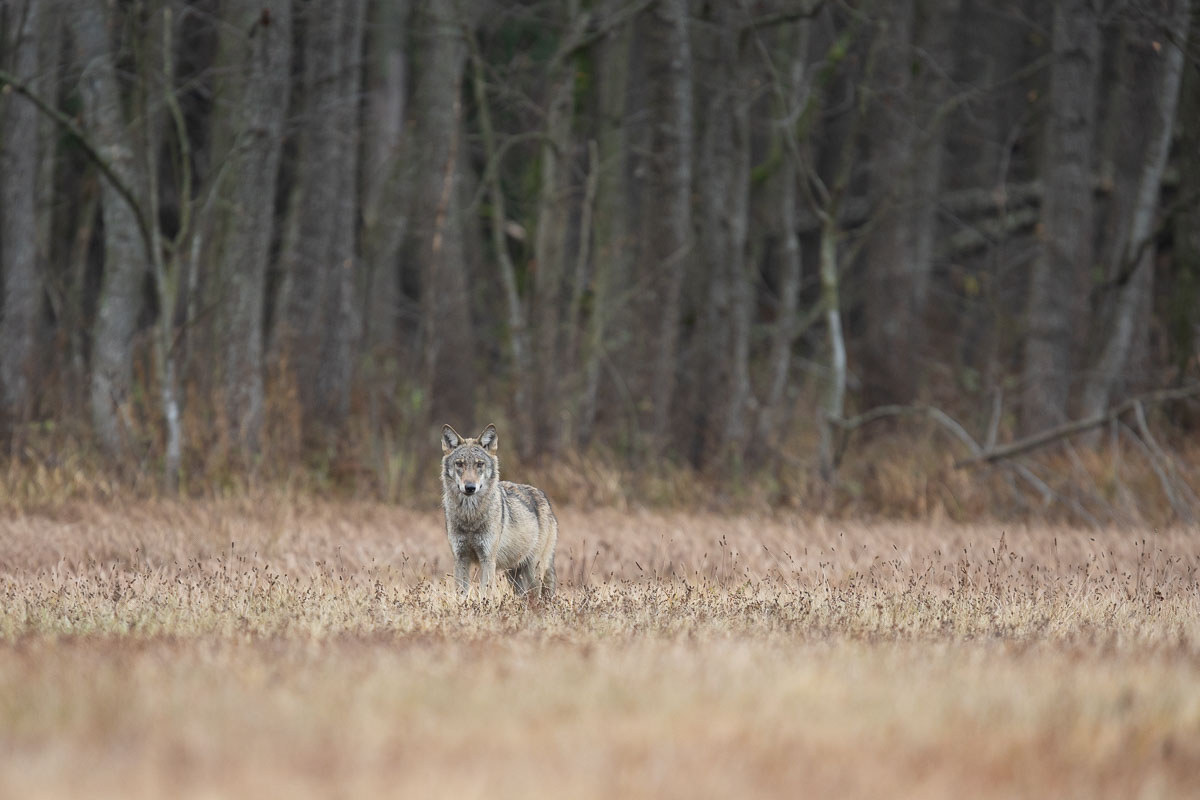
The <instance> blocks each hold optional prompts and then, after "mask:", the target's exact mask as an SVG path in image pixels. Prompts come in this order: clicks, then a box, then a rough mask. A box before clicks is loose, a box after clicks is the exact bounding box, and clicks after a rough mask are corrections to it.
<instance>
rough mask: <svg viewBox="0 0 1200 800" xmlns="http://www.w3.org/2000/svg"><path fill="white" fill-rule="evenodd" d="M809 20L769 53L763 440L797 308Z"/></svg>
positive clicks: (774, 410) (785, 368)
mask: <svg viewBox="0 0 1200 800" xmlns="http://www.w3.org/2000/svg"><path fill="white" fill-rule="evenodd" d="M809 29H810V23H809V22H808V21H807V20H804V21H801V22H797V23H794V24H792V25H788V26H785V27H784V28H783V29H782V30H781V31H780V32H779V33H778V35H777V37H776V39H777V42H776V44H775V46H774V48H773V52H772V54H771V55H772V58H774V59H775V62H776V63H778V64H781V65H782V67H783V69H784V70H785V71H784V72H783V74H780V75H775V76H773V80H775V81H776V83H777V85H776V87H775V102H774V105H773V108H774V109H775V112H774V113H775V115H776V117H777V121H776V122H775V125H774V131H773V132H772V135H773V137H774V138H775V141H776V142H777V143H776V144H775V145H774V146H775V147H778V148H779V151H780V155H779V159H780V161H779V166H778V168H777V170H776V171H775V172H774V174H772V175H770V176H768V178H767V183H768V187H767V197H768V202H770V203H771V206H772V209H773V211H774V212H775V219H774V220H773V225H774V228H775V235H776V236H777V237H778V238H779V240H780V241H779V255H778V259H779V268H778V274H779V278H778V281H777V285H778V289H777V292H778V301H777V302H778V310H777V312H776V316H775V324H774V325H773V326H772V328H771V349H770V353H769V355H768V356H767V368H768V374H769V376H770V377H769V381H768V384H767V390H766V394H765V395H764V398H763V403H762V410H761V413H760V414H759V417H758V431H757V434H756V435H757V437H758V440H759V441H760V442H766V441H769V440H770V438H771V437H773V436H774V435H775V432H776V431H777V430H778V429H779V427H780V425H781V423H782V419H783V402H784V397H785V393H786V391H787V386H788V375H789V372H790V370H791V364H792V346H793V344H794V343H795V340H796V332H797V328H798V327H799V325H798V322H799V320H798V318H797V314H798V312H799V308H800V279H801V276H802V267H803V261H802V252H801V249H800V237H799V235H798V232H797V215H798V208H799V203H798V197H797V194H798V192H797V188H798V183H799V181H800V147H801V143H800V141H799V140H798V127H799V120H800V117H801V114H802V110H803V109H804V107H805V106H806V105H807V103H808V100H809V96H810V87H809V80H808V78H809V76H808V50H809V33H810V30H809Z"/></svg>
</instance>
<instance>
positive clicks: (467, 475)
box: [442, 425, 558, 603]
mask: <svg viewBox="0 0 1200 800" xmlns="http://www.w3.org/2000/svg"><path fill="white" fill-rule="evenodd" d="M497 444H498V442H497V437H496V426H495V425H488V426H487V427H486V428H484V429H483V433H481V434H479V438H477V439H466V438H463V437H462V436H460V435H459V434H458V432H457V431H456V430H454V428H452V427H450V426H449V425H444V426H442V508H443V509H444V510H445V512H446V536H447V537H448V538H449V539H450V550H451V551H452V552H453V553H454V582H455V583H456V584H457V586H458V591H459V592H460V593H461V594H462V595H463V596H466V595H467V594H468V593H469V591H470V576H471V565H472V564H478V565H479V576H480V578H479V582H480V587H481V589H482V592H483V596H484V597H486V598H491V597H493V596H494V592H495V584H496V570H498V569H499V570H502V571H503V572H504V574H505V575H506V576H507V577H508V580H509V582H510V583H511V584H512V587H513V591H514V592H516V594H517V595H518V596H524V597H526V598H527V599H528V600H529V601H530V602H531V603H533V602H537V601H539V600H549V599H550V598H551V597H553V596H554V586H555V576H554V546H555V544H556V543H557V542H558V519H557V518H556V517H555V516H554V511H553V510H552V509H551V508H550V500H549V499H548V498H547V497H546V493H545V492H543V491H542V490H541V489H535V488H534V487H532V486H526V485H525V484H521V483H511V482H509V481H502V480H500V459H499V457H498V456H497Z"/></svg>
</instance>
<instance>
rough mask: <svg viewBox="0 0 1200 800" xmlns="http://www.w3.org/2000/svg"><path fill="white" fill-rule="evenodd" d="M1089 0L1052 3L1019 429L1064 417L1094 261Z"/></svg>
mask: <svg viewBox="0 0 1200 800" xmlns="http://www.w3.org/2000/svg"><path fill="white" fill-rule="evenodd" d="M1096 13H1097V12H1096V9H1095V6H1094V4H1093V3H1092V2H1090V0H1066V1H1065V2H1063V3H1059V4H1056V5H1055V7H1054V33H1053V37H1054V45H1053V46H1054V63H1053V65H1052V66H1051V70H1050V96H1049V98H1048V100H1049V119H1048V120H1047V124H1046V145H1045V161H1044V168H1043V169H1044V175H1045V185H1046V190H1045V198H1044V200H1043V203H1042V210H1041V222H1040V224H1039V252H1038V254H1037V257H1036V259H1035V261H1034V265H1033V271H1032V275H1031V280H1030V287H1029V307H1028V323H1027V325H1028V330H1027V333H1026V338H1025V351H1024V365H1023V371H1022V398H1021V429H1022V430H1023V431H1025V432H1032V431H1036V430H1040V429H1042V428H1045V427H1049V426H1051V425H1056V424H1059V423H1061V422H1063V421H1064V420H1065V419H1066V418H1067V407H1068V400H1069V398H1070V390H1071V381H1072V378H1073V370H1072V353H1073V350H1074V348H1075V344H1076V335H1075V334H1076V331H1077V330H1078V329H1079V326H1080V324H1081V322H1082V314H1081V308H1080V302H1079V298H1080V297H1081V296H1082V292H1081V291H1080V289H1081V285H1082V284H1083V281H1084V280H1085V279H1086V276H1087V273H1088V270H1089V269H1090V268H1091V266H1092V232H1093V217H1094V210H1093V200H1092V185H1091V184H1092V182H1091V164H1092V143H1093V140H1094V138H1095V124H1096V86H1097V77H1098V74H1099V49H1100V28H1099V20H1098V19H1097V16H1096Z"/></svg>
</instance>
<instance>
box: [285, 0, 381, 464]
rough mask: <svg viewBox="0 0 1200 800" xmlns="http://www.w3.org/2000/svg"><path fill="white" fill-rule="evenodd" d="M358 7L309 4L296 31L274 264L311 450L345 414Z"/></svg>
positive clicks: (353, 262) (357, 3) (353, 319)
mask: <svg viewBox="0 0 1200 800" xmlns="http://www.w3.org/2000/svg"><path fill="white" fill-rule="evenodd" d="M364 2H365V0H339V1H338V2H329V3H316V4H313V5H311V6H310V7H309V8H308V14H309V17H308V19H307V21H306V27H305V29H306V36H305V52H304V57H305V76H304V80H305V91H304V112H303V119H304V122H305V127H304V128H303V135H302V138H301V142H300V147H299V163H298V165H297V175H296V183H295V186H294V187H293V197H292V209H291V212H290V213H291V214H292V216H293V219H292V224H293V225H294V226H295V236H294V237H293V238H292V240H291V241H290V242H289V245H290V246H289V247H288V248H287V249H286V250H285V252H284V255H283V259H282V260H283V264H284V269H285V271H286V273H287V275H288V280H289V281H290V287H289V292H288V308H287V310H286V317H287V318H286V323H285V325H286V332H285V334H284V338H285V341H286V345H285V348H284V350H285V353H286V357H287V359H288V362H289V364H290V366H291V368H292V371H293V376H294V379H295V381H296V388H297V395H298V397H299V400H300V406H301V410H302V413H303V417H304V419H303V427H304V431H305V436H306V437H307V438H308V439H310V440H314V441H317V440H322V439H324V438H325V437H326V436H331V437H332V436H336V433H337V431H338V430H339V429H340V428H341V426H342V425H343V423H344V422H345V419H346V416H347V414H348V413H349V402H350V379H351V376H352V367H353V363H354V359H353V355H352V352H351V343H352V342H353V341H354V339H355V337H356V327H357V322H358V320H357V313H356V312H357V309H356V308H355V291H354V290H355V278H356V274H357V257H356V252H355V236H356V229H357V225H356V221H355V213H356V209H357V205H356V204H357V200H358V197H357V182H358V170H357V163H358V141H359V126H358V100H359V92H360V89H361V68H362V30H363V14H364V8H365V7H364Z"/></svg>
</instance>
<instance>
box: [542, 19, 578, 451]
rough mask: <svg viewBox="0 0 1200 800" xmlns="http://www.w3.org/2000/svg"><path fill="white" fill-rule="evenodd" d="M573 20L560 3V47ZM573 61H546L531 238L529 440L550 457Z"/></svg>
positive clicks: (556, 441)
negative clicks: (538, 176) (532, 372)
mask: <svg viewBox="0 0 1200 800" xmlns="http://www.w3.org/2000/svg"><path fill="white" fill-rule="evenodd" d="M578 21H579V3H578V0H569V1H568V2H567V3H566V4H565V9H564V14H563V18H562V19H561V20H559V22H560V23H561V24H563V25H564V27H565V28H566V29H567V30H568V33H567V34H566V36H567V39H566V41H564V42H563V45H560V47H563V46H565V47H574V44H573V42H572V41H571V39H572V38H573V33H574V31H575V30H576V26H577V24H578ZM574 66H575V57H574V54H573V53H567V52H564V51H563V50H561V49H560V52H559V53H558V54H556V55H555V57H554V58H553V59H552V60H551V64H550V66H549V68H548V72H549V74H548V76H547V83H548V87H547V90H548V91H547V95H548V97H547V108H546V125H545V139H544V140H543V141H542V147H541V153H540V163H541V187H540V189H539V192H538V211H537V234H536V237H537V238H536V239H535V241H534V251H533V257H534V275H533V279H534V280H533V307H532V314H531V318H532V320H533V322H534V331H533V350H534V352H533V362H534V364H535V365H536V374H537V389H536V391H535V392H534V393H533V398H532V400H533V408H532V415H531V416H532V421H533V426H534V428H533V436H534V439H535V441H536V442H537V444H538V449H539V450H540V451H541V452H544V453H547V454H549V455H553V454H555V453H556V452H557V451H558V449H559V446H560V433H561V430H562V411H563V409H562V401H563V393H562V388H561V384H562V382H563V380H564V378H565V377H566V376H565V369H564V365H563V363H562V349H563V348H562V339H563V336H562V333H563V332H562V310H563V309H562V306H563V286H564V278H565V274H566V261H567V232H568V226H569V220H570V207H569V205H568V202H569V194H570V189H571V180H570V166H571V121H572V118H573V116H574V111H575V102H574V91H575V68H574Z"/></svg>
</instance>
